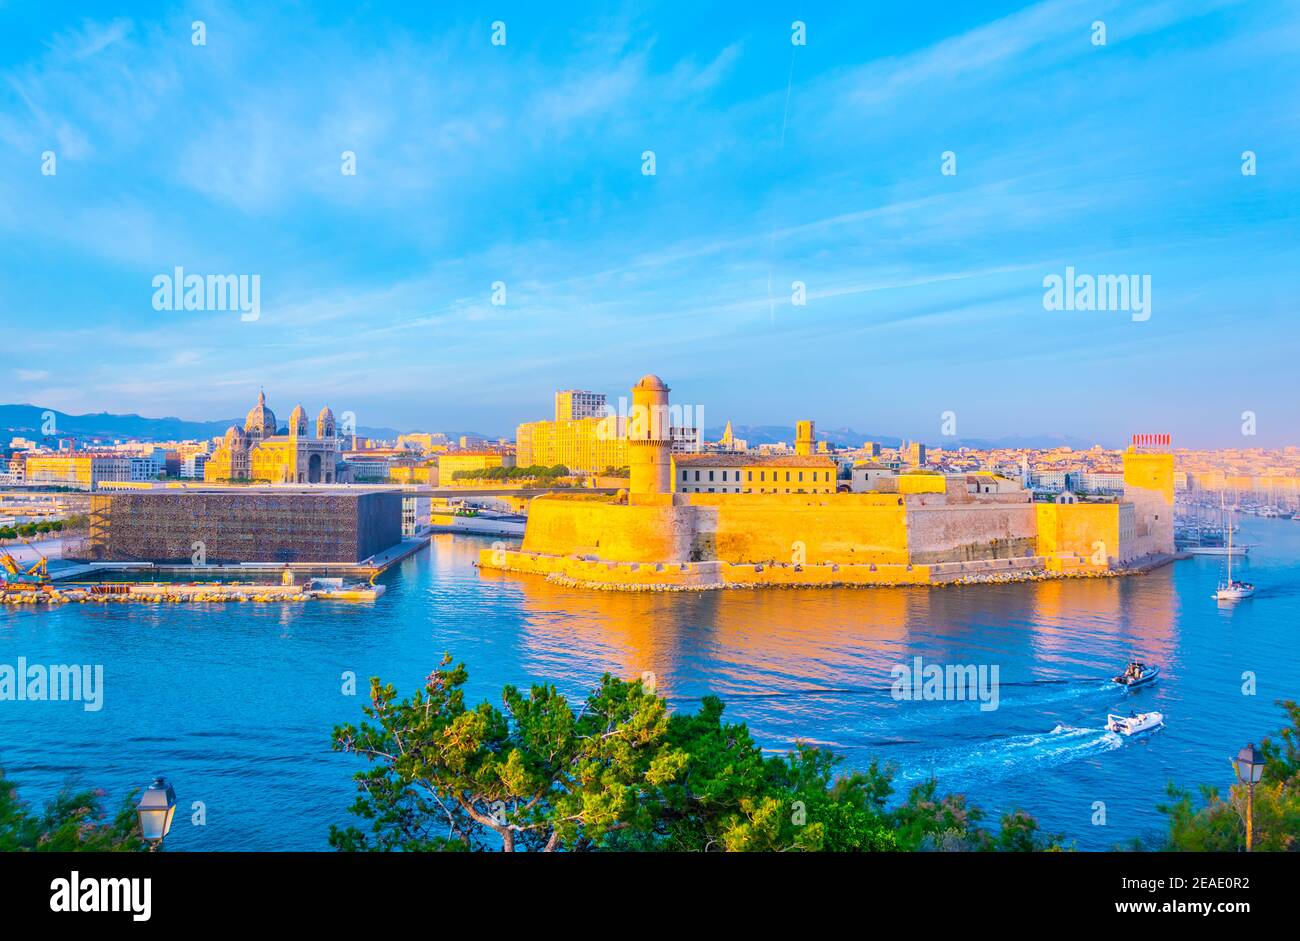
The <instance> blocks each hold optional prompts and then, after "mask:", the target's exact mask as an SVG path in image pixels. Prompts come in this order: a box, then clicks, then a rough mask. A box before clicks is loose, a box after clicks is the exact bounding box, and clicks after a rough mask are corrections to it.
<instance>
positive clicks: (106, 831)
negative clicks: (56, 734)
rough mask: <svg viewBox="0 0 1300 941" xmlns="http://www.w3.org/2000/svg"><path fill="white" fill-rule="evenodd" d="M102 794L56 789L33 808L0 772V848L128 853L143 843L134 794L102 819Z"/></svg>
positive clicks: (140, 846) (3, 850)
mask: <svg viewBox="0 0 1300 941" xmlns="http://www.w3.org/2000/svg"><path fill="white" fill-rule="evenodd" d="M101 796H102V794H100V793H97V792H94V791H78V792H71V791H66V790H65V791H61V792H60V793H59V794H58V795H57V796H56V797H55V798H54V799H53V800H52V801H50V802H49V803H47V804H46V805H45V807H44V808H43V809H42V810H41V811H40V812H37V813H33V812H32V811H31V810H30V809H29V808H28V807H27V805H26V804H24V803H23V802H22V801H20V800H19V799H18V788H17V785H15V784H14V783H13V782H11V781H9V780H7V779H6V778H5V777H4V776H3V774H2V773H0V852H2V853H16V852H54V853H67V852H96V853H105V852H129V851H134V850H143V849H145V848H146V847H147V844H146V843H145V842H144V840H142V839H141V838H140V831H139V829H138V828H137V826H136V813H135V801H136V794H129V795H127V797H126V799H125V800H124V801H123V803H122V806H121V808H120V809H119V810H118V812H117V814H116V816H114V817H113V818H112V819H111V820H107V819H105V815H104V812H103V811H102V810H101V808H100V803H99V801H100V798H101Z"/></svg>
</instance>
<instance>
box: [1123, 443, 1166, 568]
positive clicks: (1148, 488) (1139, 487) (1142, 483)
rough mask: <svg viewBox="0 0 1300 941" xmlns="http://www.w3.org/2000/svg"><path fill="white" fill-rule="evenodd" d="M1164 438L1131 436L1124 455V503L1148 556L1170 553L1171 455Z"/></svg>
mask: <svg viewBox="0 0 1300 941" xmlns="http://www.w3.org/2000/svg"><path fill="white" fill-rule="evenodd" d="M1171 446H1172V438H1171V437H1170V436H1169V435H1166V434H1157V435H1134V436H1133V444H1132V445H1130V446H1129V448H1128V450H1127V451H1125V452H1124V499H1125V501H1127V502H1129V503H1132V504H1133V508H1134V510H1135V517H1136V519H1135V520H1134V522H1135V524H1136V528H1137V537H1138V540H1139V542H1142V540H1143V539H1145V540H1147V543H1148V547H1147V552H1148V553H1161V554H1165V555H1170V554H1172V553H1173V551H1174V455H1173V451H1172V450H1170V448H1171Z"/></svg>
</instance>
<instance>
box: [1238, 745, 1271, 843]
mask: <svg viewBox="0 0 1300 941" xmlns="http://www.w3.org/2000/svg"><path fill="white" fill-rule="evenodd" d="M1232 766H1233V767H1234V768H1236V769H1237V780H1238V781H1240V782H1241V783H1242V784H1244V785H1246V852H1247V853H1249V852H1250V847H1251V843H1253V842H1254V824H1255V785H1256V784H1258V783H1259V779H1260V778H1262V777H1263V776H1264V755H1263V753H1262V752H1260V750H1259V749H1257V748H1256V747H1255V743H1254V742H1251V743H1250V744H1249V745H1247V746H1246V747H1245V748H1243V749H1242V750H1241V751H1239V752H1237V757H1236V758H1234V759H1233V760H1232Z"/></svg>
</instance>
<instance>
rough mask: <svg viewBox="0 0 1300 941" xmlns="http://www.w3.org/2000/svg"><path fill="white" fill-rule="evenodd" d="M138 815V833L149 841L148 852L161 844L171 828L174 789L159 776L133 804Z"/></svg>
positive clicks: (174, 797)
mask: <svg viewBox="0 0 1300 941" xmlns="http://www.w3.org/2000/svg"><path fill="white" fill-rule="evenodd" d="M135 812H136V814H137V815H138V816H139V817H140V833H141V835H142V836H143V837H144V838H145V840H147V841H148V843H149V852H151V853H152V852H153V851H154V850H156V849H158V847H159V846H161V845H162V841H163V838H164V837H166V836H167V833H168V831H169V830H171V828H172V815H173V814H174V813H176V791H175V790H173V789H172V786H171V785H170V784H168V783H167V781H166V780H165V779H164V778H162V777H161V776H159V777H156V778H154V779H153V783H152V784H150V785H149V786H148V787H147V788H145V789H144V793H143V794H141V795H140V802H139V803H138V804H136V805H135Z"/></svg>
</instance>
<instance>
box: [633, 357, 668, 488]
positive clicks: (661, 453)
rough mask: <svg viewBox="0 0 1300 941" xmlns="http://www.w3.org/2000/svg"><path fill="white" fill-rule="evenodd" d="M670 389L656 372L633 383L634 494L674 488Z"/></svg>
mask: <svg viewBox="0 0 1300 941" xmlns="http://www.w3.org/2000/svg"><path fill="white" fill-rule="evenodd" d="M669 391H670V390H669V388H668V386H666V385H664V381H663V380H662V379H660V378H659V377H658V376H654V375H646V376H642V377H641V381H640V382H638V383H637V384H636V385H634V386H633V387H632V413H631V415H629V416H628V427H627V457H628V467H629V469H630V470H631V481H630V486H629V487H628V492H629V493H630V494H633V495H635V494H643V493H672V492H673V479H672V477H673V469H672V451H673V443H672V433H671V432H670V430H669V417H668V414H669V413H668V393H669Z"/></svg>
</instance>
